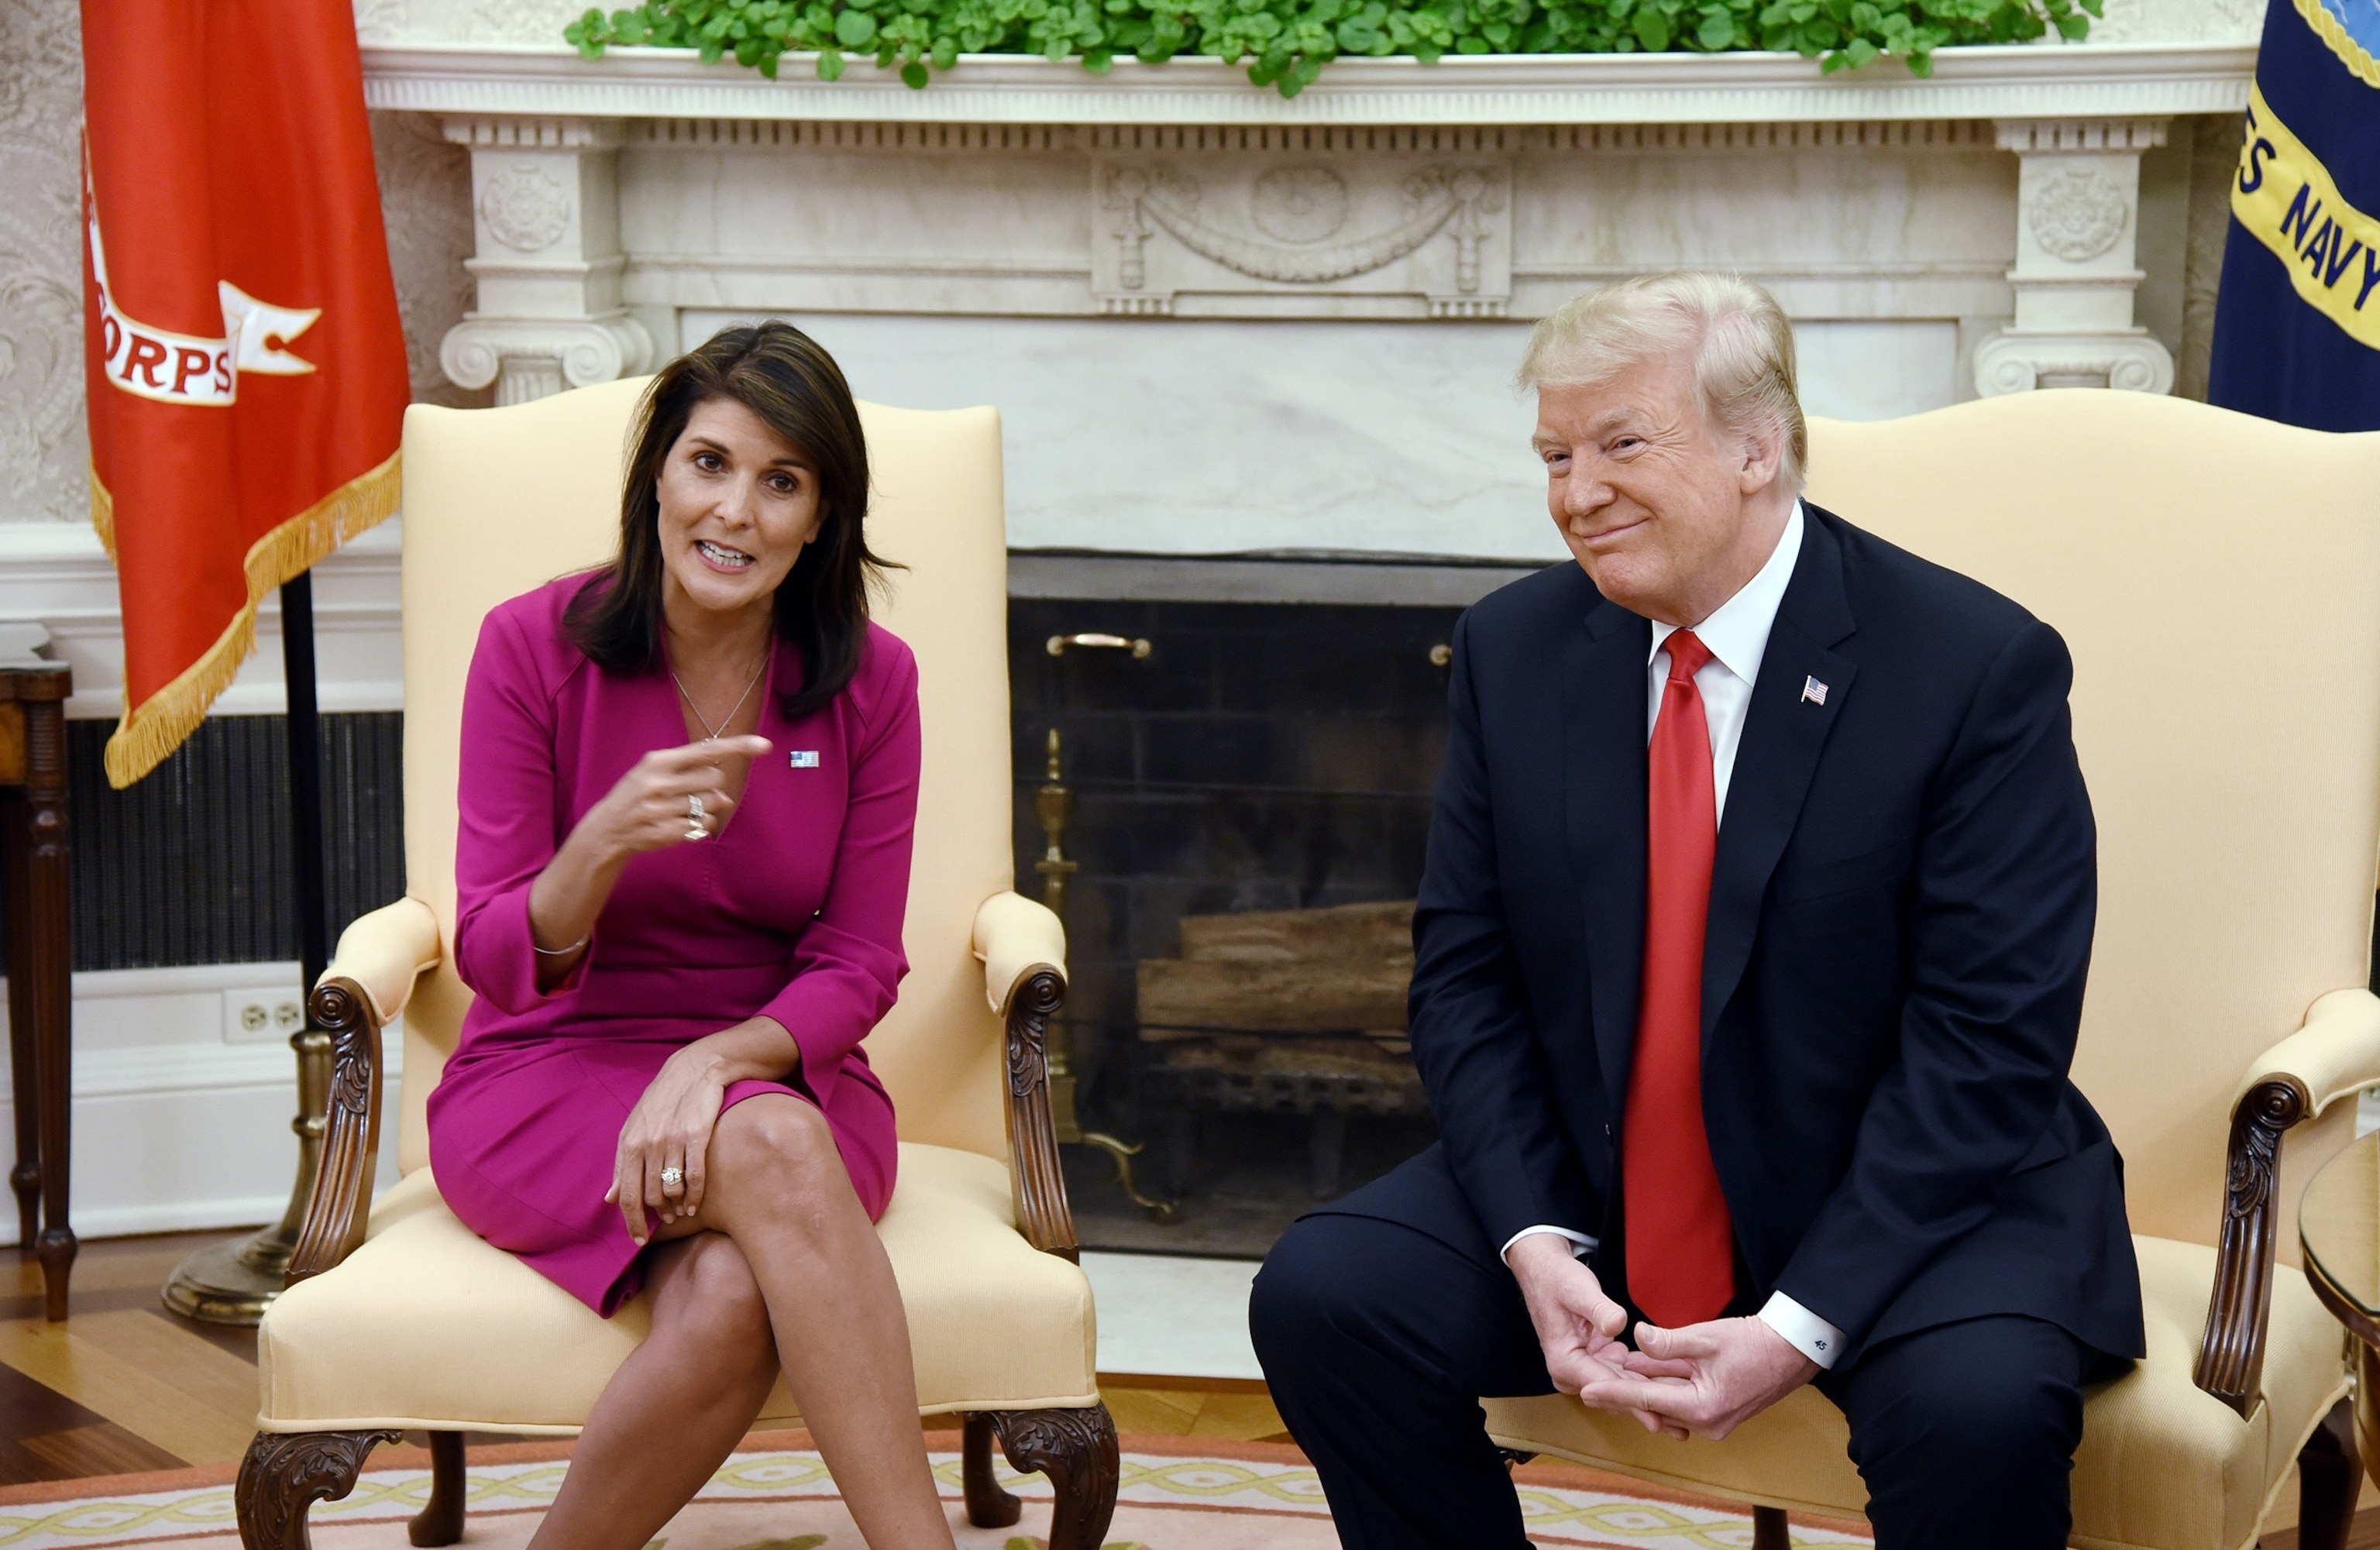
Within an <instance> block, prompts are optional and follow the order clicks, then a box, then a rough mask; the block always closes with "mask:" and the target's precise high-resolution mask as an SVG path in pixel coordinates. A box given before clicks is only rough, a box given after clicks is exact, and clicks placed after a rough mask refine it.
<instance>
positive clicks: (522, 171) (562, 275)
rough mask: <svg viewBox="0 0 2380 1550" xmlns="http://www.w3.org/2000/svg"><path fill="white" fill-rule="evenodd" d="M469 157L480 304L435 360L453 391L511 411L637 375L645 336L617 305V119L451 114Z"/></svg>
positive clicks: (647, 343)
mask: <svg viewBox="0 0 2380 1550" xmlns="http://www.w3.org/2000/svg"><path fill="white" fill-rule="evenodd" d="M445 132H446V138H447V139H449V140H451V141H453V142H455V144H457V145H463V146H468V148H469V149H470V152H471V190H472V199H471V210H472V217H473V226H474V228H475V235H476V239H477V244H478V249H479V250H478V253H477V255H476V256H475V257H473V258H471V259H470V260H467V262H466V264H465V267H466V268H467V269H468V270H469V271H470V272H471V276H472V278H473V279H474V280H475V281H476V282H477V283H478V290H479V301H478V305H477V306H476V307H474V308H473V309H471V310H470V311H469V312H468V313H466V314H465V316H464V321H462V322H460V323H458V324H457V325H455V327H454V328H452V329H449V330H448V331H447V333H446V336H445V338H444V339H443V341H441V342H440V344H439V346H438V364H439V366H440V367H441V368H442V369H443V370H444V371H445V373H446V375H447V376H448V378H450V379H451V380H452V381H454V382H455V384H456V385H457V386H460V387H466V388H483V387H486V386H488V385H489V384H490V383H493V384H494V385H495V390H496V402H497V403H499V404H518V403H521V402H523V401H525V400H528V399H531V398H542V397H544V396H546V395H547V394H555V393H560V392H561V391H563V389H565V388H566V387H589V386H592V385H593V384H594V383H597V382H607V381H612V380H613V379H614V378H617V377H624V376H627V375H630V374H632V373H634V372H637V371H642V370H644V369H646V368H647V367H648V366H650V365H651V364H652V359H653V341H652V336H651V335H650V334H649V333H647V332H646V331H645V326H644V325H643V324H642V323H640V322H638V321H637V320H636V319H635V318H632V317H630V316H629V315H628V313H627V309H626V308H625V306H624V305H623V304H622V301H621V285H620V282H621V275H622V273H623V272H624V271H625V267H626V262H627V260H626V259H625V256H624V255H623V254H622V252H621V250H620V218H619V185H618V167H617V163H618V161H619V149H620V143H621V140H622V139H623V129H622V126H621V124H620V122H619V120H617V119H605V118H565V117H538V116H521V117H504V116H495V115H475V116H472V117H468V118H466V117H457V118H450V119H448V120H447V121H446V124H445Z"/></svg>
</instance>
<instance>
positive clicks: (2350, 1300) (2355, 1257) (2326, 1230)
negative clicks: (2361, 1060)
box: [2298, 1134, 2380, 1481]
mask: <svg viewBox="0 0 2380 1550" xmlns="http://www.w3.org/2000/svg"><path fill="white" fill-rule="evenodd" d="M2298 1241H2299V1243H2300V1244H2301V1245H2302V1246H2303V1248H2304V1250H2305V1272H2306V1281H2307V1283H2308V1284H2309V1285H2311V1286H2312V1287H2313V1292H2314V1295H2315V1296H2316V1297H2318V1298H2320V1299H2321V1300H2322V1304H2323V1306H2324V1307H2325V1308H2328V1309H2329V1310H2330V1312H2331V1314H2332V1316H2333V1317H2335V1318H2337V1319H2338V1322H2339V1323H2341V1324H2343V1325H2345V1326H2347V1329H2348V1333H2350V1335H2352V1336H2354V1337H2355V1451H2356V1452H2357V1453H2358V1454H2360V1455H2362V1459H2363V1470H2364V1472H2365V1473H2366V1474H2367V1475H2369V1476H2371V1477H2372V1478H2373V1479H2374V1480H2375V1481H2380V1134H2373V1135H2367V1136H2364V1137H2362V1139H2360V1140H2358V1141H2356V1142H2354V1143H2353V1144H2350V1145H2349V1146H2348V1147H2347V1148H2346V1149H2345V1150H2343V1151H2341V1152H2340V1153H2339V1154H2338V1156H2335V1157H2333V1158H2331V1159H2330V1161H2328V1162H2326V1163H2325V1164H2324V1165H2323V1167H2322V1170H2321V1171H2320V1172H2318V1173H2316V1174H2315V1175H2314V1176H2313V1180H2312V1181H2309V1182H2308V1183H2307V1185H2306V1188H2305V1193H2304V1194H2303V1195H2302V1196H2301V1197H2300V1199H2299V1202H2298Z"/></svg>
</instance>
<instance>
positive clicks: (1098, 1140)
mask: <svg viewBox="0 0 2380 1550" xmlns="http://www.w3.org/2000/svg"><path fill="white" fill-rule="evenodd" d="M1058 638H1059V637H1054V636H1053V637H1052V641H1051V654H1052V655H1053V656H1054V655H1055V654H1056V650H1057V648H1056V641H1057V639H1058ZM1138 654H1140V655H1144V656H1145V655H1147V651H1146V649H1145V648H1144V649H1143V651H1141V652H1140V653H1138ZM1049 754H1050V762H1049V765H1048V767H1047V768H1046V769H1044V771H1043V777H1044V778H1043V780H1042V781H1041V784H1040V786H1039V787H1038V789H1037V790H1036V791H1035V792H1034V793H1033V816H1034V817H1037V818H1038V819H1040V820H1041V839H1042V842H1043V846H1044V848H1043V850H1042V852H1041V859H1040V860H1038V861H1037V862H1035V863H1034V864H1033V870H1034V871H1035V872H1036V873H1038V875H1039V876H1040V878H1041V902H1043V903H1044V904H1047V905H1049V906H1050V914H1054V915H1056V916H1057V917H1058V918H1059V919H1060V920H1064V919H1065V917H1066V879H1067V878H1071V877H1073V876H1074V875H1075V871H1076V870H1077V868H1078V867H1079V866H1080V863H1078V862H1073V861H1069V860H1067V859H1066V850H1065V839H1066V819H1067V817H1069V816H1070V815H1071V814H1072V813H1073V812H1074V808H1075V793H1073V792H1071V791H1069V790H1067V789H1066V785H1065V781H1064V775H1063V771H1062V766H1061V763H1060V749H1059V744H1058V729H1057V728H1056V727H1051V728H1050V743H1049ZM1067 1032H1068V1027H1067V1024H1066V1023H1065V1022H1064V1021H1063V1020H1061V1022H1060V1023H1059V1024H1058V1026H1056V1027H1054V1028H1052V1029H1050V1109H1051V1110H1052V1111H1053V1112H1054V1113H1055V1114H1056V1116H1057V1120H1058V1142H1059V1144H1061V1145H1067V1146H1096V1147H1098V1148H1099V1150H1100V1151H1102V1152H1105V1153H1106V1154H1107V1155H1108V1156H1111V1157H1113V1158H1114V1159H1115V1166H1116V1181H1117V1182H1118V1183H1120V1184H1122V1185H1123V1193H1125V1194H1126V1195H1127V1196H1129V1197H1130V1198H1131V1200H1132V1203H1133V1204H1134V1205H1137V1206H1139V1207H1140V1208H1141V1209H1142V1210H1144V1211H1147V1213H1148V1214H1149V1217H1151V1218H1152V1219H1153V1220H1156V1221H1160V1222H1172V1221H1174V1220H1176V1219H1177V1218H1178V1217H1180V1215H1181V1213H1180V1211H1179V1210H1178V1209H1176V1207H1175V1206H1174V1204H1173V1203H1172V1201H1170V1200H1151V1199H1150V1198H1149V1197H1148V1196H1147V1195H1145V1194H1143V1193H1140V1190H1139V1187H1138V1186H1137V1185H1135V1184H1134V1182H1133V1181H1132V1159H1133V1158H1135V1157H1136V1156H1140V1154H1141V1151H1142V1149H1143V1146H1144V1145H1145V1143H1137V1144H1136V1143H1131V1142H1124V1141H1119V1140H1117V1139H1116V1138H1115V1137H1114V1136H1111V1135H1104V1134H1101V1133H1100V1132H1098V1131H1087V1130H1085V1129H1083V1125H1082V1121H1081V1120H1078V1119H1076V1118H1075V1070H1074V1065H1073V1062H1072V1061H1070V1060H1068V1059H1067V1052H1066V1045H1067V1037H1066V1035H1067Z"/></svg>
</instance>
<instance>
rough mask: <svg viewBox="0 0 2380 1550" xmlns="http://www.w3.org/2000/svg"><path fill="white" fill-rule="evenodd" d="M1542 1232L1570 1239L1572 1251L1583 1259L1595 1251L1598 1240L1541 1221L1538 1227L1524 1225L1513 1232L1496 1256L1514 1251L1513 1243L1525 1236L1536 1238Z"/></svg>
mask: <svg viewBox="0 0 2380 1550" xmlns="http://www.w3.org/2000/svg"><path fill="white" fill-rule="evenodd" d="M1540 1232H1550V1233H1552V1234H1553V1235H1554V1236H1555V1237H1557V1238H1567V1239H1569V1240H1570V1250H1571V1253H1574V1254H1576V1255H1577V1256H1578V1257H1579V1258H1581V1259H1585V1257H1586V1256H1587V1255H1589V1254H1591V1253H1594V1252H1595V1244H1596V1240H1594V1239H1592V1238H1590V1237H1588V1236H1587V1235H1586V1234H1585V1233H1584V1232H1573V1231H1572V1230H1571V1229H1568V1228H1566V1227H1551V1226H1548V1225H1545V1224H1542V1223H1541V1224H1539V1225H1538V1226H1536V1227H1524V1228H1523V1229H1521V1230H1520V1231H1518V1232H1516V1233H1514V1234H1512V1236H1511V1237H1510V1238H1507V1239H1505V1240H1504V1246H1503V1247H1502V1248H1500V1249H1499V1250H1497V1251H1496V1257H1497V1258H1498V1259H1502V1258H1503V1257H1504V1256H1505V1255H1506V1254H1509V1253H1512V1245H1513V1244H1515V1243H1517V1242H1519V1241H1521V1240H1522V1239H1524V1238H1534V1237H1536V1235H1537V1234H1538V1233H1540Z"/></svg>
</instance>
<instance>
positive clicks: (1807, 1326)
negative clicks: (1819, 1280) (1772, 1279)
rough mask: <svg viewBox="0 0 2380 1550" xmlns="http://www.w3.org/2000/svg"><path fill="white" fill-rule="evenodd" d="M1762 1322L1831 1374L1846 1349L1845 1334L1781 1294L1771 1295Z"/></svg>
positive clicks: (1762, 1312) (1761, 1317) (1776, 1292)
mask: <svg viewBox="0 0 2380 1550" xmlns="http://www.w3.org/2000/svg"><path fill="white" fill-rule="evenodd" d="M1760 1322H1761V1323H1763V1324H1765V1325H1767V1326H1768V1327H1769V1328H1771V1329H1774V1330H1775V1331H1777V1333H1779V1335H1782V1336H1784V1337H1785V1343H1786V1344H1787V1345H1790V1346H1791V1347H1792V1348H1793V1349H1794V1350H1798V1351H1800V1352H1801V1353H1802V1354H1803V1355H1804V1356H1806V1357H1808V1358H1809V1359H1810V1360H1811V1361H1813V1362H1816V1363H1817V1364H1818V1365H1819V1366H1821V1367H1824V1368H1827V1369H1829V1370H1832V1368H1833V1367H1834V1364H1835V1357H1836V1355H1837V1354H1838V1353H1840V1351H1841V1350H1842V1349H1843V1332H1842V1331H1841V1330H1840V1329H1838V1328H1836V1327H1835V1326H1833V1325H1831V1324H1828V1322H1827V1321H1826V1320H1825V1319H1822V1318H1820V1317H1819V1316H1818V1315H1817V1314H1814V1313H1812V1312H1811V1311H1810V1310H1809V1309H1807V1308H1804V1307H1803V1306H1802V1304H1800V1303H1799V1302H1794V1301H1793V1300H1792V1299H1791V1298H1790V1297H1788V1296H1786V1295H1785V1294H1784V1293H1783V1292H1781V1291H1772V1292H1770V1293H1769V1294H1768V1302H1767V1305H1766V1306H1764V1307H1763V1308H1762V1309H1761V1310H1760Z"/></svg>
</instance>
